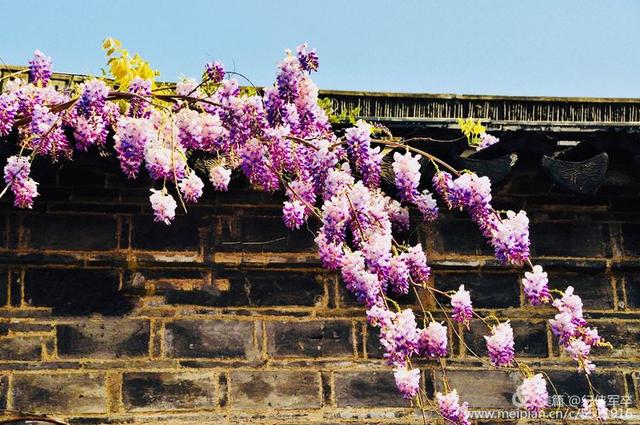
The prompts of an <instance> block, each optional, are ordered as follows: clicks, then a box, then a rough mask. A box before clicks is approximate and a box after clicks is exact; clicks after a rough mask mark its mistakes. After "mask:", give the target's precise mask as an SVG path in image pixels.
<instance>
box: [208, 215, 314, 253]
mask: <svg viewBox="0 0 640 425" xmlns="http://www.w3.org/2000/svg"><path fill="white" fill-rule="evenodd" d="M260 212H261V213H263V211H262V210H261V211H260ZM221 220H223V221H222V222H220V223H219V224H218V225H217V226H216V227H215V228H214V231H213V232H212V245H213V246H214V247H215V248H216V249H217V250H222V251H232V252H240V251H242V252H301V251H310V250H312V249H313V248H314V246H315V243H314V241H313V239H314V235H313V232H312V231H311V230H310V229H307V228H306V227H303V228H302V229H300V230H295V231H291V230H289V229H287V227H286V226H285V225H284V223H283V222H282V212H281V211H278V212H277V214H274V215H270V216H269V215H254V214H252V215H248V214H243V215H236V216H235V217H233V221H230V220H227V218H226V217H224V218H222V219H221ZM229 226H232V227H233V228H229Z"/></svg>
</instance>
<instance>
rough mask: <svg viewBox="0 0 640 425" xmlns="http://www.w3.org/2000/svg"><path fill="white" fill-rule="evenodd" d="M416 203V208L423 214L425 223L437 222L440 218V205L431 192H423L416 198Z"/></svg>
mask: <svg viewBox="0 0 640 425" xmlns="http://www.w3.org/2000/svg"><path fill="white" fill-rule="evenodd" d="M414 203H415V204H416V207H418V211H420V212H421V213H422V217H423V218H424V219H425V221H435V220H436V219H437V218H438V213H439V209H438V204H437V203H436V200H435V199H433V195H432V194H431V193H429V191H427V190H424V191H422V193H420V194H419V195H417V196H416V197H415V199H414Z"/></svg>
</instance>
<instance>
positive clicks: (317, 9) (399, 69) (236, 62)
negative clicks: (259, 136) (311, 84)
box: [0, 0, 640, 97]
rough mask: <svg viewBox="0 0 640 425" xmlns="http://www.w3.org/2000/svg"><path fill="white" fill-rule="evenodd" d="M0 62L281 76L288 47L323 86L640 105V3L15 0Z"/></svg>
mask: <svg viewBox="0 0 640 425" xmlns="http://www.w3.org/2000/svg"><path fill="white" fill-rule="evenodd" d="M0 13H2V16H3V19H2V24H1V25H0V57H1V58H2V59H3V60H4V61H5V63H9V64H24V63H26V61H27V60H28V59H29V58H30V56H31V54H32V52H33V50H34V49H36V48H39V49H41V50H43V51H44V52H45V53H47V54H48V55H50V56H52V57H53V59H54V61H55V63H54V66H55V70H57V71H65V72H76V73H89V74H97V73H98V72H99V70H100V67H101V66H103V65H104V62H105V61H104V56H103V52H102V51H101V49H100V45H101V42H102V40H103V39H104V38H105V37H106V36H113V37H115V38H119V39H120V40H122V42H123V43H124V45H125V47H127V48H129V50H130V51H132V52H139V53H140V54H141V55H142V56H143V57H144V58H146V59H148V60H149V61H150V62H151V64H152V65H153V66H154V67H155V68H156V69H159V70H160V71H161V79H162V80H175V79H176V78H178V77H180V76H181V75H186V76H191V77H197V76H199V75H200V73H201V69H202V65H203V64H204V63H205V62H206V61H208V60H211V59H220V60H222V61H223V62H224V63H225V65H226V66H227V67H228V68H235V70H237V71H238V72H242V73H244V74H246V75H247V76H249V77H250V78H252V79H253V80H254V82H255V83H256V84H259V85H265V84H270V83H271V82H272V81H273V77H274V71H275V64H276V62H277V61H278V60H279V59H280V58H281V57H282V56H283V50H284V49H285V48H287V47H295V46H296V45H297V44H299V43H301V42H304V41H307V42H308V43H309V44H310V45H312V46H314V47H316V48H317V50H318V53H319V55H320V71H319V73H318V74H317V75H316V76H315V80H316V82H317V83H318V85H319V86H320V87H321V88H324V89H345V90H373V91H400V92H428V93H465V94H469V93H478V94H507V95H549V96H601V97H640V1H638V0H607V1H604V0H528V1H525V0H495V1H489V0H487V1H483V0H475V1H474V0H469V1H459V0H442V1H428V0H422V1H408V0H407V1H401V0H396V1H382V0H369V1H350V0H316V1H302V0H299V1H294V0H281V1H278V0H270V1H267V0H264V1H259V0H255V1H243V0H226V1H187V0H181V1H164V0H154V1H146V0H145V1H142V0H140V1H136V0H109V1H91V0H56V1H53V0H51V1H46V0H42V1H34V0H19V1H11V2H9V1H3V2H2V4H1V8H0Z"/></svg>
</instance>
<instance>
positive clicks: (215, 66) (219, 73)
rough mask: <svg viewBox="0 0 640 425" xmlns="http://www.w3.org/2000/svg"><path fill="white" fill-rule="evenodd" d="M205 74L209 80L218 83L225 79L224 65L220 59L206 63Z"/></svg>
mask: <svg viewBox="0 0 640 425" xmlns="http://www.w3.org/2000/svg"><path fill="white" fill-rule="evenodd" d="M205 74H206V75H207V78H209V81H211V82H212V83H214V84H217V83H219V82H220V81H222V80H223V79H224V65H223V64H222V62H218V61H215V62H209V63H207V64H206V65H205Z"/></svg>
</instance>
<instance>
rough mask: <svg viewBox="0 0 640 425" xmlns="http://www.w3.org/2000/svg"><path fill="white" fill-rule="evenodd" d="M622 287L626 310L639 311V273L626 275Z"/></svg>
mask: <svg viewBox="0 0 640 425" xmlns="http://www.w3.org/2000/svg"><path fill="white" fill-rule="evenodd" d="M624 285H625V286H624V287H625V291H626V293H627V308H633V309H640V273H633V274H628V275H626V276H625V278H624Z"/></svg>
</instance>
